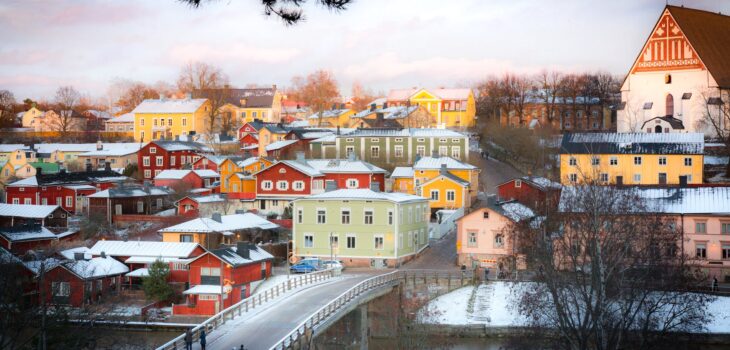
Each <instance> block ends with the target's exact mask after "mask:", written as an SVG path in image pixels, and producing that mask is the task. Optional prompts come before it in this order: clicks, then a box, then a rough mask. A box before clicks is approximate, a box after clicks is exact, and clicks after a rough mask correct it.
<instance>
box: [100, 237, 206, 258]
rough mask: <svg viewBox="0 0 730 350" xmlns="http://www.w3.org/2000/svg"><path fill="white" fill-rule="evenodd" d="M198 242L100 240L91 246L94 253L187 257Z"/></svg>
mask: <svg viewBox="0 0 730 350" xmlns="http://www.w3.org/2000/svg"><path fill="white" fill-rule="evenodd" d="M197 247H198V243H192V242H151V241H98V242H96V244H94V246H93V247H91V249H90V251H91V253H92V254H93V255H101V252H104V253H105V254H106V255H108V256H129V257H132V256H136V257H142V256H144V257H155V258H157V257H167V258H187V257H189V256H190V254H192V253H193V251H194V250H195V248H197Z"/></svg>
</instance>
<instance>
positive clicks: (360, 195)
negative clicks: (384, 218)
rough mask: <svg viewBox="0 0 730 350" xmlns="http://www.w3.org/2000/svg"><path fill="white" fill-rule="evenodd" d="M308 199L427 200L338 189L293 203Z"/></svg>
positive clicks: (370, 191)
mask: <svg viewBox="0 0 730 350" xmlns="http://www.w3.org/2000/svg"><path fill="white" fill-rule="evenodd" d="M303 199H309V200H320V199H335V200H353V199H355V200H357V199H360V200H384V201H390V202H395V203H405V202H412V201H427V200H428V199H426V198H423V197H419V196H414V195H412V194H406V193H398V192H376V191H373V190H371V189H340V190H334V191H329V192H323V193H320V194H315V195H311V196H308V197H303V198H299V199H296V200H295V201H299V200H303Z"/></svg>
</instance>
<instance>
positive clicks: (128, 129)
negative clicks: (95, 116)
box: [104, 113, 134, 135]
mask: <svg viewBox="0 0 730 350" xmlns="http://www.w3.org/2000/svg"><path fill="white" fill-rule="evenodd" d="M104 125H105V126H104V130H106V131H108V132H124V133H129V134H130V135H131V134H133V133H134V113H126V114H122V115H120V116H118V117H114V118H112V119H108V120H106V121H105V122H104Z"/></svg>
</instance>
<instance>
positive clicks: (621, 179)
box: [616, 176, 624, 186]
mask: <svg viewBox="0 0 730 350" xmlns="http://www.w3.org/2000/svg"><path fill="white" fill-rule="evenodd" d="M623 184H624V177H623V176H616V186H622V185H623Z"/></svg>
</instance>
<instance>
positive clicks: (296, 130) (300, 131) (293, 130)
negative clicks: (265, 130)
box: [287, 128, 334, 140]
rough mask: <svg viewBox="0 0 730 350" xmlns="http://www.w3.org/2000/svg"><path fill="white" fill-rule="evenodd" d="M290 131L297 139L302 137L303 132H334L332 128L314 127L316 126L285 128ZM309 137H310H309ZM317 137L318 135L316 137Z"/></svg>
mask: <svg viewBox="0 0 730 350" xmlns="http://www.w3.org/2000/svg"><path fill="white" fill-rule="evenodd" d="M287 129H288V130H289V132H290V133H292V134H294V136H296V138H297V139H299V140H302V139H304V138H305V137H304V134H306V133H308V132H331V133H333V134H334V131H332V129H316V128H311V129H310V128H287ZM310 138H311V137H310ZM316 138H319V137H316Z"/></svg>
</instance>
